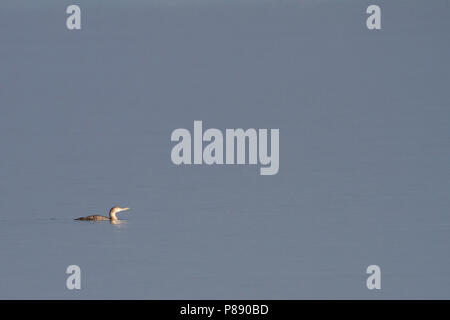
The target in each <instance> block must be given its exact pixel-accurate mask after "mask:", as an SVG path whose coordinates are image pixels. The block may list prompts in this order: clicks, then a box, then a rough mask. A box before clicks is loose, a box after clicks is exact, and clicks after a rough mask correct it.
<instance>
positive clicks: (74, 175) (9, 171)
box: [0, 0, 450, 299]
mask: <svg viewBox="0 0 450 320" xmlns="http://www.w3.org/2000/svg"><path fill="white" fill-rule="evenodd" d="M210 2H211V1H210ZM377 2H378V4H379V5H380V6H381V7H382V19H383V20H382V28H383V30H382V31H379V32H370V31H368V30H367V29H366V28H365V14H364V13H365V8H366V7H367V5H368V4H367V3H366V2H364V1H363V2H360V1H340V2H339V4H336V3H335V2H334V1H319V2H318V1H303V2H301V3H296V2H294V1H282V2H277V3H275V2H271V1H261V2H256V1H245V3H244V4H242V3H241V4H239V3H238V2H237V1H230V2H223V1H222V2H220V1H216V2H213V3H209V4H207V3H205V2H204V1H192V2H189V3H187V4H186V3H185V4H181V3H180V2H177V1H171V2H170V5H164V4H162V2H161V1H156V2H154V4H153V5H144V2H143V1H137V0H133V1H127V4H126V5H125V4H122V5H119V4H118V3H117V2H116V1H109V2H108V5H106V4H104V3H102V2H101V1H78V3H80V5H81V7H82V19H83V20H82V30H81V31H79V32H71V31H67V30H66V29H65V7H66V5H67V4H66V3H59V1H49V0H46V1H41V2H40V3H42V4H41V5H40V6H37V5H36V4H35V3H34V2H33V3H34V4H33V6H31V1H10V0H6V1H5V0H4V1H2V3H1V4H0V24H1V27H0V70H1V72H0V112H1V114H0V146H1V156H0V164H1V166H0V210H1V214H0V257H1V260H0V298H44V299H46V298H63V299H72V298H84V299H91V298H94V299H100V298H137V299H156V298H160V299H163V298H238V299H239V298H447V299H448V298H450V256H449V254H448V253H449V251H450V213H449V208H450V197H449V192H450V167H449V157H450V148H449V147H450V130H449V128H450V109H449V106H450V104H449V103H450V93H449V90H448V85H449V80H450V65H449V63H448V57H449V56H450V43H449V41H448V31H449V30H450V16H449V15H450V8H449V5H448V2H447V1H433V2H432V3H429V2H426V1H396V2H395V3H391V2H390V1H386V2H385V1H377ZM194 120H203V126H204V128H211V127H214V128H219V129H221V130H224V129H225V128H240V127H242V128H251V127H254V128H279V129H280V171H279V173H278V174H277V175H275V176H260V175H259V166H211V167H207V166H181V167H176V166H174V165H173V164H172V162H171V161H170V150H171V147H172V145H173V144H171V142H170V134H171V132H172V131H173V130H174V129H176V128H187V129H189V130H191V131H192V126H193V121H194ZM113 205H119V206H126V207H131V210H130V211H128V212H124V213H122V214H119V215H120V217H121V218H123V219H124V222H123V223H121V224H120V225H111V224H109V223H108V222H97V223H91V222H78V221H74V220H73V219H74V218H76V217H79V216H84V215H90V214H107V211H108V210H109V208H110V207H112V206H113ZM71 264H76V265H79V266H80V267H81V270H82V289H81V290H79V291H76V290H75V291H69V290H67V289H66V287H65V281H66V277H67V275H66V274H65V270H66V267H67V266H68V265H71ZM371 264H377V265H380V267H381V270H382V290H381V291H378V292H374V291H369V290H367V289H366V286H365V281H366V277H367V275H366V273H365V270H366V267H367V266H368V265H371Z"/></svg>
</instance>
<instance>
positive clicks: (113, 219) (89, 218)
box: [75, 207, 130, 222]
mask: <svg viewBox="0 0 450 320" xmlns="http://www.w3.org/2000/svg"><path fill="white" fill-rule="evenodd" d="M129 209H130V208H121V207H112V208H111V210H109V218H108V217H105V216H99V215H93V216H87V217H80V218H76V219H75V220H81V221H111V222H117V221H119V219H117V217H116V213H118V212H121V211H125V210H129Z"/></svg>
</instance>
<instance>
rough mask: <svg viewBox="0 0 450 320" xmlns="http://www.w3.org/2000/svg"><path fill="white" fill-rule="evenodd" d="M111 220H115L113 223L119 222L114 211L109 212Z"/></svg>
mask: <svg viewBox="0 0 450 320" xmlns="http://www.w3.org/2000/svg"><path fill="white" fill-rule="evenodd" d="M109 218H110V219H111V220H113V221H117V220H119V219H117V217H116V213H115V212H114V211H110V212H109Z"/></svg>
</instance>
